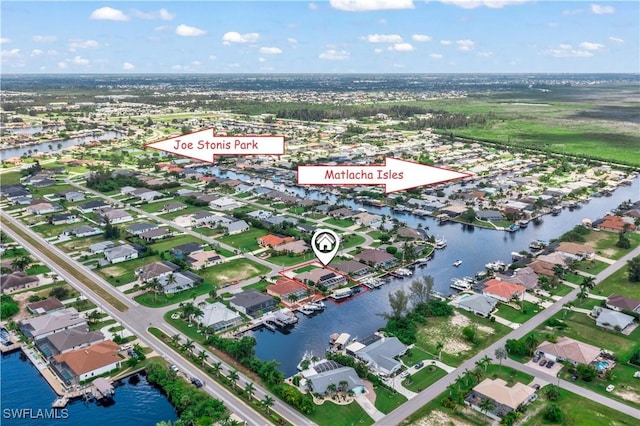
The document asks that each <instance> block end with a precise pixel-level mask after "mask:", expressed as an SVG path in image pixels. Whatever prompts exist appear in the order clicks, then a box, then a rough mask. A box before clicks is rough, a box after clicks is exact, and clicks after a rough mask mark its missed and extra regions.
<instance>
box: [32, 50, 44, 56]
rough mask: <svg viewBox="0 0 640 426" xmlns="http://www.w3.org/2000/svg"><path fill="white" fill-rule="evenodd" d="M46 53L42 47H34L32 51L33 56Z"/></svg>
mask: <svg viewBox="0 0 640 426" xmlns="http://www.w3.org/2000/svg"><path fill="white" fill-rule="evenodd" d="M43 53H44V50H40V49H33V50H32V51H31V56H40V55H42V54H43Z"/></svg>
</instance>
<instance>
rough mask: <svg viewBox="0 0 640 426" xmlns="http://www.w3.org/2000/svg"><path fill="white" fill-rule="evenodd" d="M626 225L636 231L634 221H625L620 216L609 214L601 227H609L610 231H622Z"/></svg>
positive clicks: (630, 229)
mask: <svg viewBox="0 0 640 426" xmlns="http://www.w3.org/2000/svg"><path fill="white" fill-rule="evenodd" d="M625 226H627V229H628V230H629V231H635V229H636V226H635V225H634V224H633V223H628V222H625V221H624V220H622V218H621V217H620V216H611V215H607V216H605V217H604V219H603V220H602V223H601V224H600V226H599V228H600V229H607V230H609V231H618V232H620V231H624V229H625Z"/></svg>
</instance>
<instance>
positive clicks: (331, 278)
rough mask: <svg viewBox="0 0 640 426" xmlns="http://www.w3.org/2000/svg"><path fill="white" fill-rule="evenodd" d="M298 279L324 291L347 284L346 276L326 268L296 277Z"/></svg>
mask: <svg viewBox="0 0 640 426" xmlns="http://www.w3.org/2000/svg"><path fill="white" fill-rule="evenodd" d="M296 279H298V280H300V281H301V282H303V283H309V284H312V285H314V286H315V287H318V288H323V289H324V290H329V289H332V288H333V287H339V286H341V285H345V284H346V283H347V279H346V278H345V277H344V275H340V274H337V273H335V272H333V271H331V270H329V269H325V268H316V269H312V270H311V271H307V272H303V273H301V274H298V275H296Z"/></svg>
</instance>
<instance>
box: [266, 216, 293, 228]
mask: <svg viewBox="0 0 640 426" xmlns="http://www.w3.org/2000/svg"><path fill="white" fill-rule="evenodd" d="M285 222H287V223H291V224H293V225H296V224H297V223H298V222H300V221H299V220H298V219H296V218H295V217H287V216H271V217H269V218H267V219H265V220H264V223H265V224H266V225H269V226H278V225H282V224H283V223H285Z"/></svg>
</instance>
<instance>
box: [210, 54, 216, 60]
mask: <svg viewBox="0 0 640 426" xmlns="http://www.w3.org/2000/svg"><path fill="white" fill-rule="evenodd" d="M216 59H218V57H217V56H216V55H209V60H210V61H215V60H216Z"/></svg>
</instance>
